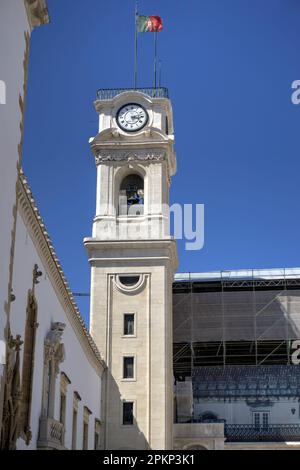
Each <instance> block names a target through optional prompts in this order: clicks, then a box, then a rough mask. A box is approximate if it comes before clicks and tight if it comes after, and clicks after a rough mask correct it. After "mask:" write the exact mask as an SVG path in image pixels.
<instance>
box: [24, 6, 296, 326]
mask: <svg viewBox="0 0 300 470" xmlns="http://www.w3.org/2000/svg"><path fill="white" fill-rule="evenodd" d="M48 5H49V12H50V16H51V24H50V25H47V26H44V27H42V28H39V29H36V30H35V31H34V32H33V35H32V43H31V53H30V66H29V87H28V98H27V109H26V123H25V142H24V154H23V167H24V170H25V173H26V175H27V177H28V180H29V183H30V185H31V188H32V190H33V194H34V196H35V199H36V201H37V202H38V206H39V208H40V211H41V213H42V215H43V218H44V220H45V223H46V226H47V228H48V231H49V233H50V236H51V238H52V240H53V243H54V246H55V247H56V251H57V254H58V256H59V258H60V260H61V263H62V266H63V269H64V271H65V273H66V276H67V278H68V280H69V283H70V285H71V288H72V290H73V291H75V292H88V291H89V266H88V263H87V257H86V253H85V251H84V248H83V244H82V240H83V238H84V237H85V236H90V234H91V226H92V219H93V216H94V212H95V190H96V168H95V164H94V160H93V158H92V155H91V152H90V149H89V144H88V139H89V138H90V137H91V136H94V135H96V133H97V115H96V112H95V111H94V108H93V101H94V99H95V94H96V90H97V89H98V88H114V87H130V86H132V82H133V56H134V54H133V44H134V42H133V36H134V16H133V11H134V0H109V1H107V0H106V1H104V0H85V1H84V2H83V1H81V0H48ZM139 5H140V8H139V10H140V13H141V14H145V15H148V14H149V15H160V16H162V18H163V20H164V30H163V32H161V33H159V55H160V58H161V60H162V63H163V71H162V84H163V85H164V86H166V87H168V88H169V91H170V97H171V100H172V105H173V110H174V121H175V138H176V152H177V163H178V172H177V175H176V176H175V177H174V178H173V182H172V188H171V199H172V202H179V203H182V204H183V203H194V204H196V203H203V204H205V246H204V248H203V250H201V251H198V252H195V251H185V250H184V243H183V242H179V243H178V248H179V259H180V267H179V270H180V271H210V270H221V269H238V268H264V267H266V268H270V267H294V266H299V265H300V253H299V241H300V217H299V200H300V195H299V170H300V163H299V162H300V152H299V134H300V127H299V123H300V105H299V106H295V105H293V104H292V103H291V93H292V90H291V83H292V82H293V81H294V80H297V79H300V26H299V25H300V0H263V1H261V0H185V1H183V0H178V1H177V2H174V0H173V1H171V0H161V1H158V0H156V1H153V0H152V1H150V0H140V2H139ZM152 83H153V35H152V34H150V33H149V34H143V35H140V62H139V86H152ZM79 304H80V307H81V310H82V313H83V315H84V317H85V318H86V319H87V315H88V299H83V300H80V301H79Z"/></svg>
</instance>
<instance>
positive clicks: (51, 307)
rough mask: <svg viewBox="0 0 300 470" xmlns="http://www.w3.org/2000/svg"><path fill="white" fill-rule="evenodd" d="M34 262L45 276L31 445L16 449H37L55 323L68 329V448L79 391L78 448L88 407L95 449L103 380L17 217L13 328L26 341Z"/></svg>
mask: <svg viewBox="0 0 300 470" xmlns="http://www.w3.org/2000/svg"><path fill="white" fill-rule="evenodd" d="M35 263H37V264H38V266H39V268H40V269H41V270H42V271H43V276H42V277H41V278H40V283H39V284H38V285H37V286H36V288H35V295H36V299H37V303H38V318H37V321H38V323H39V327H38V329H37V335H36V348H35V365H34V381H33V393H32V412H31V427H32V440H31V443H30V445H29V446H28V447H27V446H26V445H25V443H24V441H23V440H22V439H19V440H18V443H17V447H18V449H35V447H36V442H37V438H38V427H39V418H40V413H41V402H42V374H43V348H44V339H45V337H46V335H47V333H48V332H49V330H50V327H51V323H52V322H62V323H65V324H66V328H65V331H64V333H63V336H62V342H63V343H64V345H65V350H66V359H65V361H64V362H63V363H62V364H61V368H60V370H61V371H63V372H65V373H66V375H67V376H68V377H69V379H70V380H71V384H70V385H69V386H68V394H67V407H66V434H65V446H66V447H67V448H69V449H70V448H71V442H72V412H73V392H74V391H77V392H78V393H79V395H80V396H81V398H82V401H81V402H79V409H78V428H77V448H78V449H81V448H82V439H83V437H82V431H83V406H87V407H88V408H89V409H90V410H91V411H92V412H93V414H92V415H91V416H90V421H89V424H90V425H89V448H90V449H93V448H94V424H95V418H97V419H99V418H100V400H101V396H100V395H101V380H100V378H99V376H98V374H97V373H96V371H95V369H94V368H93V367H92V365H91V364H90V362H89V361H88V359H87V356H86V354H85V352H84V350H83V348H82V346H81V345H80V343H79V341H78V338H77V336H76V333H75V331H74V329H73V327H72V326H71V324H70V322H69V320H68V318H67V316H66V313H65V312H64V309H63V307H62V305H61V303H60V301H59V298H58V296H57V294H56V292H55V289H54V286H53V285H52V284H51V282H50V280H49V278H48V276H47V270H46V267H45V266H44V265H43V263H42V261H41V259H40V258H39V256H38V254H37V251H36V249H35V246H34V244H33V242H32V240H31V238H30V236H29V234H28V232H27V230H26V227H25V225H24V223H23V220H22V218H21V216H18V220H17V236H16V255H15V266H14V282H13V285H14V292H15V295H16V300H15V302H14V303H13V304H12V310H11V328H12V334H13V335H17V334H20V335H21V336H22V339H24V333H25V331H24V328H25V316H26V303H27V293H28V290H29V289H30V288H31V287H32V270H33V266H34V264H35ZM21 366H22V357H21ZM59 382H60V376H58V378H57V383H56V398H55V415H54V418H55V419H57V420H59V408H60V383H59Z"/></svg>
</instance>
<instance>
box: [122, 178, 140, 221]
mask: <svg viewBox="0 0 300 470" xmlns="http://www.w3.org/2000/svg"><path fill="white" fill-rule="evenodd" d="M143 214H144V179H143V178H142V177H141V176H140V175H138V174H136V173H134V174H130V175H127V176H125V178H124V179H123V180H122V182H121V185H120V191H119V215H134V216H139V215H143Z"/></svg>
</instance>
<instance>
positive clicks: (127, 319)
mask: <svg viewBox="0 0 300 470" xmlns="http://www.w3.org/2000/svg"><path fill="white" fill-rule="evenodd" d="M130 335H134V313H125V315H124V336H130Z"/></svg>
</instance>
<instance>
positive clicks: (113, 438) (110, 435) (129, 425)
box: [101, 368, 150, 450]
mask: <svg viewBox="0 0 300 470" xmlns="http://www.w3.org/2000/svg"><path fill="white" fill-rule="evenodd" d="M124 387H128V393H127V394H126V397H125V396H122V395H121V393H120V389H119V387H118V384H117V383H116V381H115V379H114V378H113V376H112V374H111V372H110V370H109V369H108V368H106V370H105V373H104V376H103V379H102V410H103V414H102V416H103V421H104V422H103V427H104V432H103V436H102V440H101V441H102V442H101V449H103V450H149V449H150V446H149V442H148V440H147V439H146V437H145V435H144V433H143V431H141V429H140V428H139V425H138V422H137V419H136V416H137V394H136V382H128V383H126V384H125V383H124ZM145 422H146V419H145Z"/></svg>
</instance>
